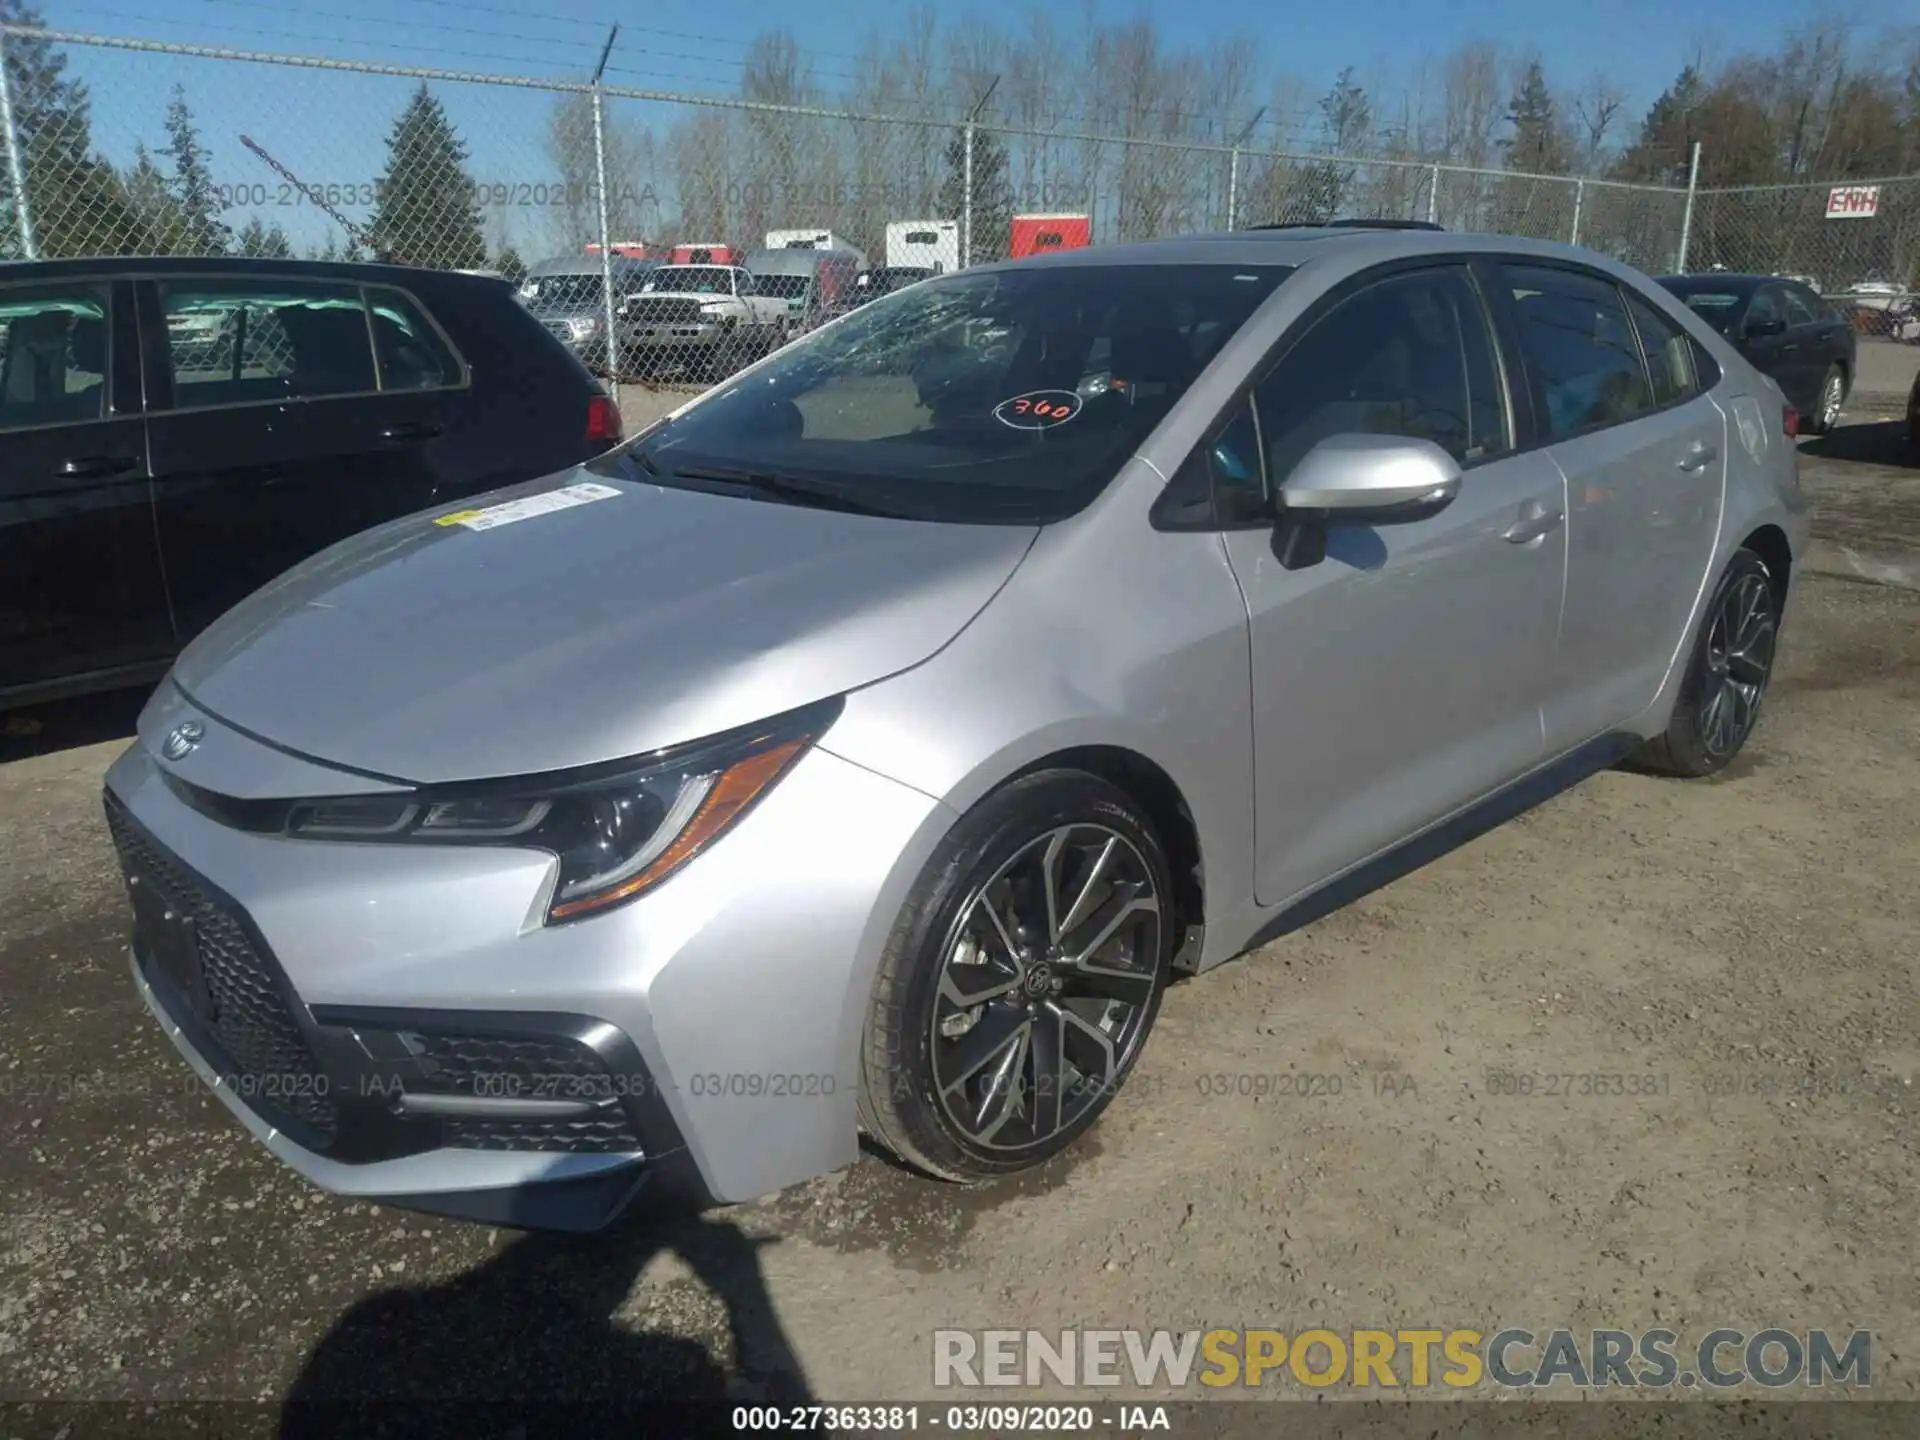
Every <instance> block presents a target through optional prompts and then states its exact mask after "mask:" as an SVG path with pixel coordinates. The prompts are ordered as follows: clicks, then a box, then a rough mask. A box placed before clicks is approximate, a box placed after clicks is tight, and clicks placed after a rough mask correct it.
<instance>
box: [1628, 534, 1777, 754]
mask: <svg viewBox="0 0 1920 1440" xmlns="http://www.w3.org/2000/svg"><path fill="white" fill-rule="evenodd" d="M1779 633H1780V601H1779V597H1778V595H1777V594H1776V593H1775V590H1774V584H1773V576H1772V574H1771V572H1769V571H1768V569H1767V564H1766V561H1764V560H1762V559H1761V558H1760V557H1759V556H1758V555H1756V554H1755V553H1754V552H1753V551H1751V550H1736V551H1735V552H1734V554H1733V559H1732V560H1731V561H1729V562H1728V564H1727V572H1726V574H1725V575H1723V576H1722V577H1721V580H1720V584H1719V587H1718V588H1717V589H1716V590H1715V591H1714V592H1713V599H1712V601H1711V602H1710V603H1709V604H1708V605H1707V609H1706V614H1705V615H1704V616H1703V617H1702V619H1701V622H1700V630H1699V633H1698V634H1697V635H1696V636H1695V638H1694V643H1693V650H1692V652H1691V654H1690V656H1689V658H1688V661H1687V672H1686V677H1685V679H1684V680H1682V681H1681V685H1680V698H1679V699H1678V701H1677V702H1675V704H1674V707H1673V718H1672V719H1671V720H1670V721H1669V722H1668V723H1667V729H1666V733H1665V734H1664V735H1660V736H1658V737H1656V738H1655V739H1653V740H1651V741H1649V742H1648V744H1647V746H1646V748H1645V749H1644V750H1643V751H1642V752H1641V754H1640V756H1638V757H1637V758H1638V759H1640V760H1641V761H1642V763H1644V764H1645V765H1647V766H1648V767H1649V768H1650V769H1654V770H1660V771H1664V772H1665V773H1666V774H1669V775H1682V776H1689V777H1692V776H1701V775H1712V774H1714V773H1716V772H1717V771H1720V770H1724V769H1725V768H1726V767H1727V766H1728V765H1729V764H1731V763H1732V761H1733V757H1734V756H1736V755H1738V754H1739V753H1740V751H1741V748H1742V747H1743V746H1745V744H1746V743H1747V740H1748V738H1749V737H1750V736H1751V735H1752V734H1753V730H1754V726H1756V725H1757V724H1759V721H1760V704H1761V701H1762V700H1764V699H1765V698H1766V693H1767V682H1768V681H1769V680H1770V679H1772V677H1773V656H1774V647H1775V644H1776V642H1777V640H1778V638H1779Z"/></svg>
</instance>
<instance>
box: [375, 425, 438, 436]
mask: <svg viewBox="0 0 1920 1440" xmlns="http://www.w3.org/2000/svg"><path fill="white" fill-rule="evenodd" d="M439 433H440V427H439V426H438V425H433V424H429V423H427V422H426V421H421V422H420V423H418V424H414V425H389V426H388V427H387V428H386V429H384V430H382V431H381V432H380V438H381V439H382V440H431V439H432V438H433V437H434V436H436V435H438V434H439Z"/></svg>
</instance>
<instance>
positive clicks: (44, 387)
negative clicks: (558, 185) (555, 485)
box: [0, 259, 621, 708]
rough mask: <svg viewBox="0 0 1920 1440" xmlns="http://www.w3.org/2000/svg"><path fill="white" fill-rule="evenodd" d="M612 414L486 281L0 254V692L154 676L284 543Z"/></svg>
mask: <svg viewBox="0 0 1920 1440" xmlns="http://www.w3.org/2000/svg"><path fill="white" fill-rule="evenodd" d="M620 432H621V424H620V413H619V410H618V409H617V408H616V407H615V405H614V403H613V402H612V401H611V400H610V399H609V398H608V396H607V395H606V393H605V391H604V390H602V389H601V387H600V385H599V384H598V382H596V381H595V380H594V378H593V377H592V376H591V375H589V374H588V373H587V372H586V370H585V369H583V368H582V366H581V364H580V362H579V361H578V360H577V359H575V358H574V356H573V355H572V354H570V353H569V352H568V350H567V348H566V347H565V346H564V345H562V344H561V343H560V341H559V340H557V339H556V338H555V337H554V336H552V335H550V334H549V333H548V332H547V330H546V329H545V328H544V327H543V326H542V325H541V324H540V322H539V321H538V320H537V319H535V318H534V317H533V316H532V315H530V314H529V313H528V312H527V310H526V307H524V306H523V305H521V304H519V303H518V301H517V300H516V299H515V297H514V293H513V290H512V288H511V287H510V286H509V285H507V284H506V283H505V282H504V281H501V280H497V279H490V278H487V277H483V276H471V275H460V274H454V273H450V272H446V271H435V270H414V269H404V268H400V267H396V266H386V265H341V264H326V263H319V262H304V261H292V260H283V261H271V260H269V261H262V260H223V259H166V260H153V259H145V260H142V259H115V260H60V261H51V262H34V263H18V264H6V265H0V708H5V707H6V706H8V705H15V704H22V703H26V702H30V701H35V700H41V699H49V698H53V697H55V696H57V695H62V694H72V693H77V692H81V691H86V690H92V689H106V688H110V687H112V686H116V685H121V684H134V683H139V682H141V681H143V680H147V679H151V678H154V677H157V676H158V675H159V674H160V673H162V672H163V671H164V670H165V669H166V666H167V664H168V662H169V661H170V660H171V658H172V656H173V655H174V653H175V652H176V651H177V650H178V649H179V648H180V647H181V646H182V645H184V644H185V643H186V642H187V641H188V640H189V639H191V638H192V637H193V636H194V635H195V634H196V633H197V632H198V631H200V630H201V629H202V628H204V627H205V626H206V625H207V623H208V622H209V621H211V620H213V619H214V618H215V617H216V616H218V615H219V614H221V613H222V612H223V611H225V610H227V609H228V608H229V607H231V606H232V605H233V604H234V603H235V602H236V601H238V600H239V599H241V598H242V597H243V596H245V595H247V594H249V593H250V592H252V591H253V590H255V589H258V588H259V587H260V586H261V585H263V584H264V583H266V582H267V581H268V580H270V579H272V578H273V577H274V576H276V575H278V574H279V573H280V572H281V571H283V570H285V569H287V568H288V567H289V566H291V565H292V564H294V562H296V561H298V560H302V559H304V558H306V557H307V556H308V555H311V554H313V553H314V552H316V551H318V550H321V549H323V548H325V547H326V546H327V545H330V544H332V543H333V542H334V541H336V540H339V539H342V538H344V537H346V536H347V535H350V534H353V533H355V532H356V531H360V530H364V529H367V528H368V527H370V526H373V525H376V524H379V523H380V522H382V521H385V520H389V519H392V518H394V517H396V516H400V515H405V514H408V513H410V512H412V511H415V510H420V509H424V508H426V507H427V506H430V505H436V504H441V503H444V502H445V501H446V500H448V499H450V498H454V497H460V496H466V495H472V494H477V493H480V492H483V491H488V490H493V489H497V488H498V487H500V486H503V485H510V484H513V483H515V482H518V481H522V480H529V479H533V478H534V477H536V476H540V475H544V474H549V473H551V472H554V471H558V470H563V469H565V468H567V467H568V466H570V465H574V464H577V463H579V462H580V461H583V460H586V459H589V458H591V457H592V456H594V455H596V454H598V453H600V452H601V451H604V450H605V449H607V448H608V447H609V446H610V445H612V444H614V443H616V442H617V441H618V440H619V439H620Z"/></svg>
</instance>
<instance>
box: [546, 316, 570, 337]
mask: <svg viewBox="0 0 1920 1440" xmlns="http://www.w3.org/2000/svg"><path fill="white" fill-rule="evenodd" d="M541 323H542V324H543V325H545V326H546V327H547V329H548V330H549V331H550V332H552V333H553V334H555V335H558V336H559V337H560V338H561V339H562V340H571V339H573V327H572V326H571V325H569V324H567V322H566V321H564V320H543V321H542V322H541Z"/></svg>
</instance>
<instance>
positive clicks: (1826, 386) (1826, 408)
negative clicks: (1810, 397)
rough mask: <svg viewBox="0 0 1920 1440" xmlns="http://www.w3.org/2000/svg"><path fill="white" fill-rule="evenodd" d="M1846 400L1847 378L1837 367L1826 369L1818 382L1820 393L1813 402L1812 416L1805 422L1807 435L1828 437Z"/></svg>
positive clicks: (1838, 420)
mask: <svg viewBox="0 0 1920 1440" xmlns="http://www.w3.org/2000/svg"><path fill="white" fill-rule="evenodd" d="M1846 400H1847V377H1846V376H1845V375H1844V374H1843V373H1842V372H1841V370H1840V367H1839V366H1838V365H1829V366H1828V367H1827V373H1826V377H1825V378H1824V379H1823V380H1821V382H1820V393H1819V395H1818V396H1817V397H1816V398H1815V400H1814V402H1813V414H1811V415H1809V416H1808V417H1807V420H1806V429H1807V433H1808V434H1809V435H1830V434H1832V433H1833V428H1834V426H1836V425H1838V424H1839V423H1840V407H1841V406H1842V405H1844V404H1846Z"/></svg>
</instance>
